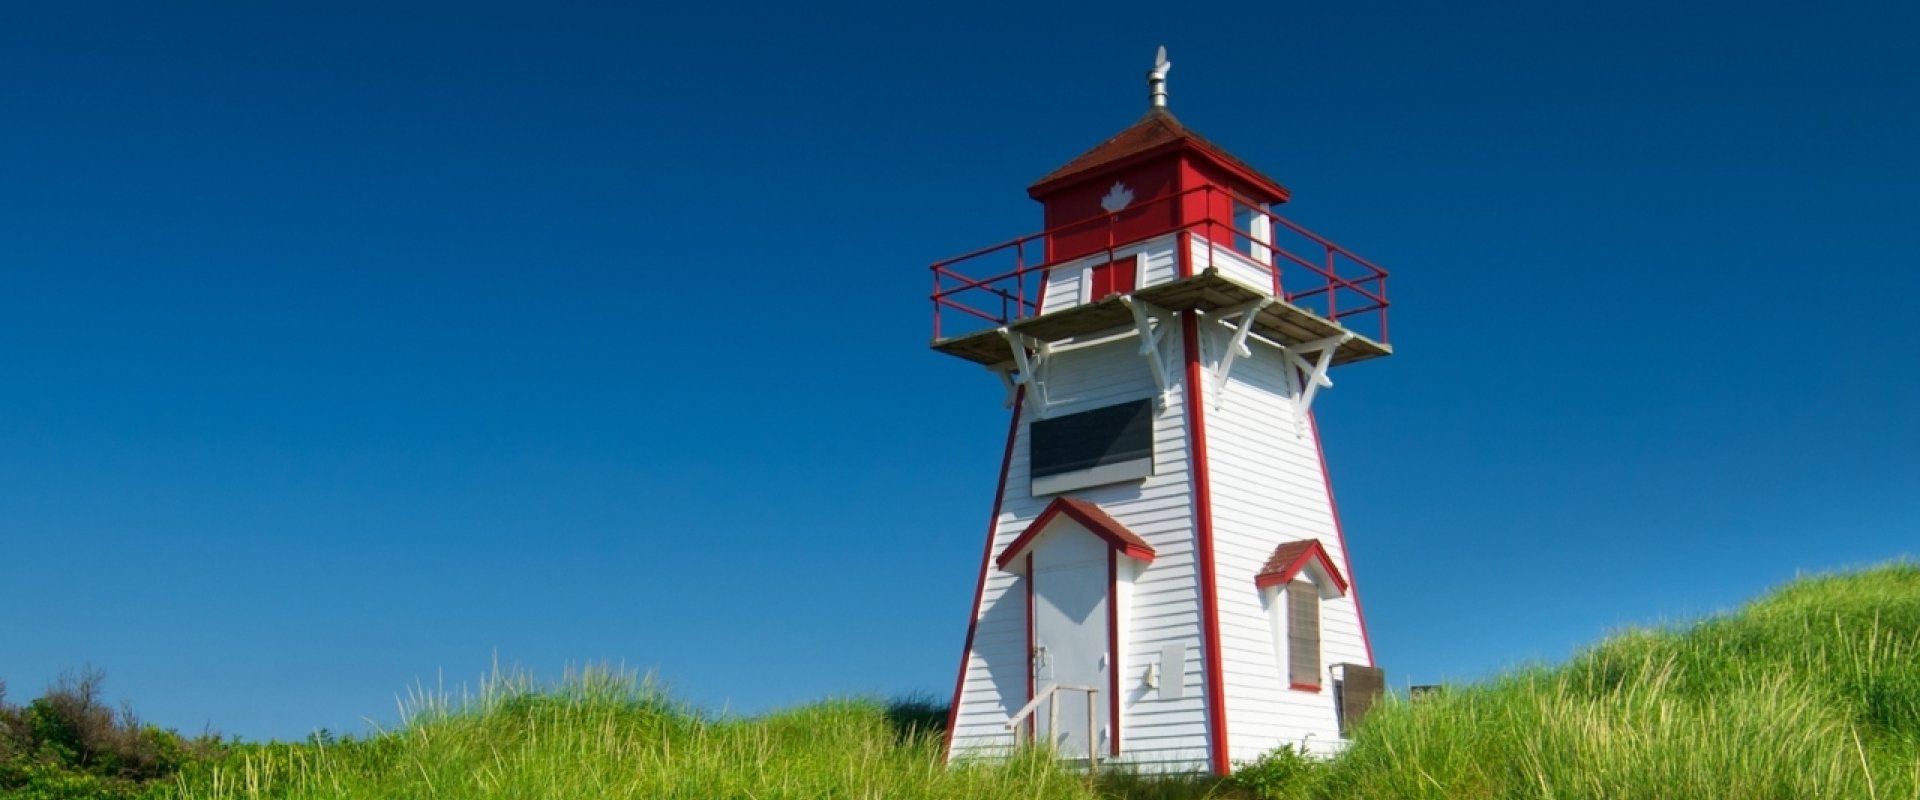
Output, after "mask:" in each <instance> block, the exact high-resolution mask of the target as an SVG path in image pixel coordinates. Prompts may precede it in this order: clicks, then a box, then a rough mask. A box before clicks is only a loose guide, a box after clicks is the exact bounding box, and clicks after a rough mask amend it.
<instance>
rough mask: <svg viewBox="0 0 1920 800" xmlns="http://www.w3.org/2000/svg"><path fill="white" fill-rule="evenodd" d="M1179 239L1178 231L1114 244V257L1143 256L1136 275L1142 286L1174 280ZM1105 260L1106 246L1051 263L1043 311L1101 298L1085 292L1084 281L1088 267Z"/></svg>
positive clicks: (1041, 305) (1043, 300) (1048, 269)
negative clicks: (1119, 245) (1090, 295)
mask: <svg viewBox="0 0 1920 800" xmlns="http://www.w3.org/2000/svg"><path fill="white" fill-rule="evenodd" d="M1175 242H1176V239H1175V237H1174V235H1173V234H1167V235H1166V236H1161V237H1158V238H1154V239H1147V240H1144V241H1139V242H1134V243H1132V244H1129V245H1125V246H1123V247H1117V248H1114V251H1113V257H1114V258H1116V259H1120V258H1127V257H1129V256H1139V257H1140V260H1139V262H1138V263H1137V265H1136V266H1137V267H1138V269H1139V272H1138V273H1137V276H1136V278H1135V280H1136V281H1138V284H1137V285H1138V286H1141V287H1145V286H1151V285H1153V284H1156V283H1166V282H1167V281H1171V280H1173V278H1174V275H1175V274H1176V268H1175V264H1174V257H1173V256H1174V252H1175V250H1176V248H1177V245H1176V244H1175ZM1105 263H1107V252H1106V251H1105V250H1102V251H1100V252H1099V253H1097V254H1094V255H1091V256H1087V257H1085V258H1076V259H1074V260H1072V261H1063V262H1061V263H1059V264H1055V265H1053V266H1051V267H1048V268H1047V269H1046V278H1045V280H1046V282H1047V285H1046V290H1045V292H1046V293H1045V296H1044V297H1043V298H1042V299H1041V302H1040V311H1041V313H1051V312H1054V311H1059V310H1061V309H1064V308H1072V307H1074V306H1077V305H1080V304H1081V303H1084V302H1087V301H1089V300H1098V299H1099V298H1097V297H1096V298H1089V297H1086V296H1085V294H1086V289H1085V288H1084V285H1085V280H1086V275H1087V270H1088V269H1090V268H1092V267H1094V266H1097V265H1100V264H1105Z"/></svg>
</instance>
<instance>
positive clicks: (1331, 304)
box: [1327, 245, 1340, 322]
mask: <svg viewBox="0 0 1920 800" xmlns="http://www.w3.org/2000/svg"><path fill="white" fill-rule="evenodd" d="M1333 256H1334V253H1333V246H1332V245H1328V246H1327V319H1330V320H1333V321H1334V322H1339V321H1340V313H1339V312H1338V311H1336V310H1334V309H1335V306H1336V305H1337V302H1336V300H1335V296H1336V295H1338V294H1340V273H1339V272H1338V271H1337V269H1336V268H1335V267H1334V260H1333Z"/></svg>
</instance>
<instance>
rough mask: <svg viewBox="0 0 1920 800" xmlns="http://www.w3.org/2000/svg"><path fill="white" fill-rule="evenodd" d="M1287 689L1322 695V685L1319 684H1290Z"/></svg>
mask: <svg viewBox="0 0 1920 800" xmlns="http://www.w3.org/2000/svg"><path fill="white" fill-rule="evenodd" d="M1287 688H1289V689H1292V690H1294V691H1296V692H1313V693H1315V694H1319V693H1320V684H1317V683H1293V684H1288V685H1287Z"/></svg>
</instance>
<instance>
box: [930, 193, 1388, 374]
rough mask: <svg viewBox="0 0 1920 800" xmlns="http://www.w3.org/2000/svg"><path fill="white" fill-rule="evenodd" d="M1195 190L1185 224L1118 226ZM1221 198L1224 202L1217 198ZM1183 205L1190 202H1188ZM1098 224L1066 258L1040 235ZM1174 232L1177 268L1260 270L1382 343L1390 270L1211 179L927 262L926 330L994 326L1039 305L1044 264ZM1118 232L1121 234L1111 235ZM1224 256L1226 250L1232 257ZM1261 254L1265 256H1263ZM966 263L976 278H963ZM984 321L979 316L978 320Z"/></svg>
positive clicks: (1313, 307)
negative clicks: (1094, 240) (1086, 243)
mask: <svg viewBox="0 0 1920 800" xmlns="http://www.w3.org/2000/svg"><path fill="white" fill-rule="evenodd" d="M1196 194H1198V195H1200V197H1199V198H1198V200H1197V201H1196V202H1197V204H1198V205H1199V206H1200V209H1201V210H1200V211H1199V212H1198V213H1196V214H1191V215H1193V216H1198V217H1199V219H1194V220H1191V221H1187V222H1177V223H1174V224H1172V225H1169V226H1166V227H1164V228H1163V229H1155V230H1149V231H1146V232H1142V231H1138V230H1129V231H1127V232H1126V233H1124V234H1117V233H1116V231H1117V229H1118V228H1119V226H1120V224H1121V221H1122V219H1123V218H1132V219H1137V218H1139V215H1140V214H1141V212H1143V211H1144V210H1146V209H1150V208H1152V207H1153V206H1155V205H1159V204H1162V203H1174V202H1178V201H1181V200H1182V199H1185V198H1189V197H1192V196H1194V195H1196ZM1223 201H1224V202H1223ZM1216 202H1223V205H1222V206H1221V208H1230V209H1231V210H1232V216H1231V217H1230V218H1229V220H1231V221H1229V220H1223V219H1221V218H1219V215H1218V214H1217V213H1216V212H1217V209H1216V208H1215V205H1214V204H1215V203H1216ZM1186 205H1192V204H1191V203H1190V204H1186ZM1188 211H1189V209H1188V208H1186V207H1184V206H1183V207H1182V208H1181V209H1176V214H1175V216H1185V215H1189V214H1188V213H1187V212H1188ZM1261 219H1265V220H1266V221H1267V224H1266V225H1265V226H1264V227H1266V228H1268V233H1267V234H1266V236H1265V237H1264V238H1265V241H1261V240H1260V237H1258V236H1256V232H1255V228H1256V227H1260V226H1259V225H1258V220H1261ZM1095 226H1104V227H1105V229H1106V237H1107V246H1106V248H1105V249H1104V251H1096V252H1093V253H1085V252H1083V253H1079V254H1077V255H1075V256H1074V257H1072V258H1068V259H1053V260H1049V259H1048V258H1047V241H1048V239H1049V237H1057V236H1058V235H1060V234H1063V233H1066V232H1068V231H1073V232H1075V233H1076V235H1083V234H1084V233H1085V232H1086V231H1087V230H1089V229H1090V228H1093V227H1095ZM1171 234H1189V235H1181V236H1174V247H1173V258H1175V259H1176V261H1175V264H1176V270H1177V269H1179V267H1178V266H1177V265H1178V264H1179V263H1180V262H1181V260H1185V259H1190V258H1191V259H1193V263H1192V264H1191V267H1190V270H1191V272H1192V273H1193V274H1198V273H1199V272H1200V271H1201V270H1204V269H1208V268H1212V267H1217V266H1223V264H1222V263H1221V262H1222V261H1223V260H1224V259H1226V258H1232V259H1233V264H1232V265H1231V266H1233V267H1235V268H1238V269H1241V270H1245V269H1249V268H1251V269H1254V270H1257V271H1261V272H1265V273H1267V276H1266V277H1267V279H1268V281H1269V283H1270V285H1269V286H1268V290H1269V291H1271V292H1272V293H1273V295H1274V296H1275V297H1280V298H1284V299H1285V300H1287V301H1288V302H1290V303H1293V304H1295V305H1299V306H1301V307H1302V308H1305V309H1307V310H1309V311H1313V312H1314V313H1317V314H1321V315H1322V316H1325V317H1326V318H1328V319H1330V320H1333V321H1335V322H1339V323H1340V324H1342V325H1344V326H1346V327H1348V328H1350V329H1353V330H1354V331H1355V332H1357V333H1360V334H1362V335H1365V336H1369V337H1372V338H1374V339H1376V340H1377V341H1380V342H1382V343H1385V342H1386V341H1387V305H1388V303H1387V271H1386V270H1384V269H1381V268H1380V267H1379V266H1377V265H1375V264H1374V263H1373V262H1371V261H1368V260H1366V259H1364V258H1361V257H1360V256H1358V255H1355V254H1354V253H1353V251H1351V250H1348V249H1346V248H1344V247H1341V246H1340V245H1337V244H1334V243H1333V242H1331V241H1328V240H1327V239H1325V238H1323V237H1321V236H1319V235H1318V234H1315V233H1314V232H1312V231H1309V230H1307V229H1306V228H1303V227H1301V226H1299V225H1297V224H1295V223H1294V222H1292V221H1291V220H1288V219H1286V218H1285V217H1281V216H1279V215H1277V214H1274V213H1272V212H1270V211H1267V210H1265V209H1262V208H1260V207H1259V205H1258V204H1256V203H1253V202H1249V201H1248V200H1246V199H1245V198H1243V197H1241V196H1239V195H1237V194H1234V193H1232V192H1229V191H1228V190H1226V189H1224V188H1222V187H1218V186H1201V187H1198V188H1194V189H1188V190H1186V191H1184V192H1179V193H1177V194H1173V195H1168V196H1166V197H1162V198H1158V199H1156V200H1153V201H1151V202H1148V203H1143V204H1141V205H1139V206H1133V207H1129V208H1127V209H1124V210H1123V211H1122V212H1121V213H1119V214H1108V215H1105V216H1103V217H1093V218H1090V219H1086V220H1081V221H1079V222H1073V223H1069V224H1067V225H1062V226H1059V227H1056V228H1051V229H1049V230H1045V231H1041V232H1040V233H1035V234H1031V235H1028V236H1022V237H1020V238H1018V239H1014V240H1012V241H1009V242H1005V243H1003V244H998V245H994V246H992V247H986V248H982V249H979V250H975V251H973V252H971V253H967V254H965V255H961V256H957V257H954V258H950V259H947V260H945V261H940V262H937V263H935V264H934V265H933V295H932V299H933V337H934V338H935V339H940V338H943V337H947V336H956V335H964V334H967V333H972V332H974V331H977V330H980V329H982V328H984V327H988V326H992V327H998V326H1001V325H1005V324H1007V323H1008V322H1012V321H1014V320H1018V319H1021V318H1024V317H1030V316H1033V315H1035V314H1038V313H1039V312H1040V305H1041V302H1042V300H1043V299H1044V295H1045V292H1046V276H1047V270H1049V269H1051V268H1053V267H1055V266H1058V265H1060V264H1065V263H1070V262H1074V261H1081V260H1083V259H1088V258H1096V257H1098V256H1099V255H1100V254H1101V252H1104V253H1105V255H1106V256H1107V260H1109V261H1111V260H1113V258H1114V256H1115V255H1116V254H1117V253H1118V252H1119V251H1120V250H1121V249H1124V248H1128V247H1131V246H1133V245H1136V244H1139V243H1141V242H1144V241H1148V240H1151V239H1157V238H1161V237H1164V236H1168V235H1171ZM1120 235H1124V236H1125V237H1126V238H1125V239H1124V240H1120V239H1118V236H1120ZM1191 235H1198V236H1200V237H1201V238H1203V239H1205V240H1206V242H1207V244H1208V246H1207V247H1205V248H1204V251H1203V253H1200V254H1194V253H1192V250H1193V247H1192V246H1191V244H1190V242H1189V239H1190V238H1191ZM1229 254H1231V255H1229ZM1262 262H1264V263H1262ZM963 267H964V268H966V269H968V270H969V271H972V272H975V273H976V274H979V273H985V274H984V276H983V277H977V278H976V277H968V276H967V275H965V274H962V273H961V271H960V269H961V268H963ZM949 311H951V312H954V313H955V314H956V315H957V320H956V322H957V323H959V324H953V323H947V322H943V318H944V316H945V314H946V312H949ZM982 322H984V323H985V324H984V325H983V324H981V323H982Z"/></svg>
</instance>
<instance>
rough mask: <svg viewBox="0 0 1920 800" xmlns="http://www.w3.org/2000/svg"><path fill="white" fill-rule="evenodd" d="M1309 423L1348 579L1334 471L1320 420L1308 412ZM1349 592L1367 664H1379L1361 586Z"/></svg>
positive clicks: (1347, 554)
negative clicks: (1369, 634)
mask: <svg viewBox="0 0 1920 800" xmlns="http://www.w3.org/2000/svg"><path fill="white" fill-rule="evenodd" d="M1307 425H1308V426H1309V427H1311V428H1313V449H1314V451H1315V452H1317V453H1318V454H1319V455H1320V477H1321V479H1322V480H1325V481H1326V483H1327V507H1328V508H1329V509H1331V510H1332V511H1333V535H1334V538H1336V539H1339V540H1340V557H1341V558H1342V559H1344V560H1345V561H1346V562H1347V580H1349V581H1353V580H1355V578H1354V576H1353V551H1352V550H1348V549H1347V532H1346V529H1345V528H1342V527H1341V526H1340V504H1339V503H1337V502H1334V499H1333V473H1331V472H1328V471H1327V448H1326V446H1325V445H1322V444H1321V443H1320V420H1319V419H1317V418H1315V417H1314V416H1313V412H1312V411H1308V412H1307ZM1348 594H1349V595H1351V596H1352V597H1353V614H1354V616H1356V617H1358V618H1359V619H1360V644H1362V645H1364V646H1365V647H1366V649H1367V666H1369V667H1374V666H1379V665H1378V664H1376V663H1375V662H1374V660H1373V638H1372V637H1370V636H1368V635H1367V611H1366V609H1364V608H1361V607H1360V587H1359V586H1352V587H1350V588H1349V589H1348Z"/></svg>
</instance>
